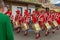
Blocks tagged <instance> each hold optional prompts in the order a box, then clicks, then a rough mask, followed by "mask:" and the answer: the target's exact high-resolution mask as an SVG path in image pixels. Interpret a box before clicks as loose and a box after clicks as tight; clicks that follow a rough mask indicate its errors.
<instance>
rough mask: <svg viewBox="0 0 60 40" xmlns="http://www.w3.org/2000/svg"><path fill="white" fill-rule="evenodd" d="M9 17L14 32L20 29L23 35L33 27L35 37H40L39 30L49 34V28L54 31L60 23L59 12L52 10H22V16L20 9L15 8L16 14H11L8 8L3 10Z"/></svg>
mask: <svg viewBox="0 0 60 40" xmlns="http://www.w3.org/2000/svg"><path fill="white" fill-rule="evenodd" d="M5 14H6V15H8V16H9V17H10V19H11V23H12V26H13V28H14V29H16V32H17V33H19V32H20V30H21V29H22V30H23V31H24V35H25V36H26V35H27V34H28V30H29V29H33V30H34V32H35V33H36V38H39V37H40V31H41V30H46V33H45V35H46V36H47V35H48V34H49V30H50V29H52V32H53V33H54V32H55V30H56V29H59V25H60V13H59V12H56V11H54V10H50V11H49V12H47V11H45V10H41V11H33V12H32V13H29V12H28V10H25V11H24V16H22V14H21V12H20V10H16V15H15V16H14V15H12V12H11V11H10V10H7V11H6V12H5Z"/></svg>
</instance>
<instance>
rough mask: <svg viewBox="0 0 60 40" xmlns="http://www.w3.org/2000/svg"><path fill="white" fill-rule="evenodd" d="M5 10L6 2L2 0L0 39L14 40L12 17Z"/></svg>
mask: <svg viewBox="0 0 60 40" xmlns="http://www.w3.org/2000/svg"><path fill="white" fill-rule="evenodd" d="M3 11H4V2H3V1H2V0H0V40H14V35H13V30H12V25H11V22H10V18H9V16H7V15H5V14H3Z"/></svg>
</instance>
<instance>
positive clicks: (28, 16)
mask: <svg viewBox="0 0 60 40" xmlns="http://www.w3.org/2000/svg"><path fill="white" fill-rule="evenodd" d="M24 16H25V17H26V22H27V23H29V21H30V14H29V13H28V10H25V12H24Z"/></svg>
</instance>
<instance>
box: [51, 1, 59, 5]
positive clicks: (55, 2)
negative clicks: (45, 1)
mask: <svg viewBox="0 0 60 40" xmlns="http://www.w3.org/2000/svg"><path fill="white" fill-rule="evenodd" d="M50 2H51V3H52V4H60V0H50Z"/></svg>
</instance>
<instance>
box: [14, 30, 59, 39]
mask: <svg viewBox="0 0 60 40" xmlns="http://www.w3.org/2000/svg"><path fill="white" fill-rule="evenodd" d="M44 33H45V32H44V31H42V32H41V37H40V38H39V39H35V33H34V32H29V34H28V35H27V36H24V35H23V34H24V32H22V31H21V32H20V33H19V34H17V33H15V32H14V38H15V40H60V29H59V30H56V32H55V33H54V34H53V33H52V32H50V34H49V35H48V36H45V35H44Z"/></svg>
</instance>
